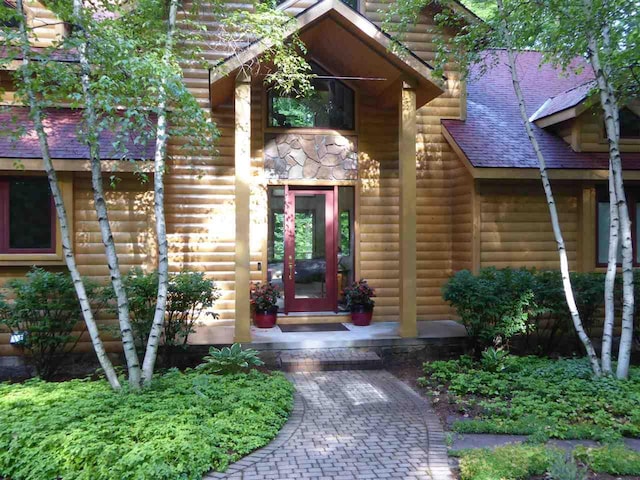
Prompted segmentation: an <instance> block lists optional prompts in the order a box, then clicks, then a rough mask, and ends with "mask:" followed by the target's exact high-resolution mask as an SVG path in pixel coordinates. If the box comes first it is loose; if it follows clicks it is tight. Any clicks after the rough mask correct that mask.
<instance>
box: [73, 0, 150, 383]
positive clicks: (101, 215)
mask: <svg viewBox="0 0 640 480" xmlns="http://www.w3.org/2000/svg"><path fill="white" fill-rule="evenodd" d="M73 16H74V18H75V21H76V23H77V25H76V27H77V28H79V29H80V30H81V31H80V35H81V41H80V43H79V45H78V58H79V60H80V80H81V83H82V92H83V95H84V118H85V120H86V123H87V142H88V144H89V158H90V164H91V186H92V189H93V201H94V206H95V210H96V214H97V216H98V224H99V226H100V233H101V235H102V243H103V244H104V247H105V253H106V258H107V266H108V268H109V274H110V275H111V284H112V285H113V289H114V292H115V295H116V302H117V311H118V321H119V324H120V333H121V335H122V348H123V350H124V356H125V359H126V362H127V371H128V374H129V385H130V386H131V388H132V389H134V390H137V389H139V388H140V380H141V372H140V362H139V359H138V354H137V352H136V348H135V342H134V339H133V332H132V330H131V321H130V318H129V302H128V299H127V293H126V291H125V289H124V285H123V283H122V274H121V272H120V265H119V262H118V255H117V253H116V246H115V242H114V240H113V233H112V231H111V224H110V222H109V216H108V212H107V203H106V200H105V198H104V187H103V185H102V165H101V163H100V145H99V143H98V130H97V126H98V118H97V114H96V111H95V104H94V98H93V94H92V92H91V87H90V77H89V75H90V72H91V67H90V65H89V61H88V59H87V45H88V39H87V33H86V30H84V28H83V27H82V0H73Z"/></svg>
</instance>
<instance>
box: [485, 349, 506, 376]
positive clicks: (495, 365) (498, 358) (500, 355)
mask: <svg viewBox="0 0 640 480" xmlns="http://www.w3.org/2000/svg"><path fill="white" fill-rule="evenodd" d="M508 356H509V352H507V351H506V350H502V349H500V348H493V347H489V348H487V349H486V350H484V351H483V352H482V357H481V359H480V365H482V369H483V370H485V371H486V372H501V371H503V370H504V369H505V368H507V357H508Z"/></svg>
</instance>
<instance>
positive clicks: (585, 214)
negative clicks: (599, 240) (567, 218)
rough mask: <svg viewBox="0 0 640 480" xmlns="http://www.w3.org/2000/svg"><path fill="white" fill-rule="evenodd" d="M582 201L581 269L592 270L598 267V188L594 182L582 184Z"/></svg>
mask: <svg viewBox="0 0 640 480" xmlns="http://www.w3.org/2000/svg"><path fill="white" fill-rule="evenodd" d="M581 193H582V194H581V197H582V198H581V201H580V215H581V218H580V240H581V241H580V244H579V247H578V248H579V250H578V252H579V255H580V259H579V263H580V270H581V271H583V272H591V271H593V270H594V269H595V268H596V235H597V234H598V231H597V225H596V207H597V204H596V188H595V185H594V184H592V183H585V184H583V186H582V192H581Z"/></svg>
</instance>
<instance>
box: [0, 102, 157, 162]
mask: <svg viewBox="0 0 640 480" xmlns="http://www.w3.org/2000/svg"><path fill="white" fill-rule="evenodd" d="M43 123H44V127H45V132H46V133H47V137H48V141H49V149H50V154H51V158H54V159H79V160H85V159H88V158H89V147H88V146H87V144H86V143H84V142H83V141H82V140H81V135H80V134H79V132H80V129H81V127H82V123H83V121H82V111H81V110H77V109H75V110H74V109H70V108H58V109H48V110H46V111H45V118H44V120H43ZM0 125H2V127H3V128H2V129H3V130H5V131H9V130H11V131H21V132H22V136H21V137H20V138H18V139H15V138H12V137H10V136H8V135H0V158H20V159H28V158H42V151H41V150H40V144H39V142H38V136H37V133H36V131H35V128H34V126H33V122H32V121H31V119H30V118H29V109H28V108H25V107H11V108H8V109H3V110H2V111H0ZM149 128H150V130H149V131H148V133H149V132H152V131H153V127H152V126H150V127H149ZM115 140H116V135H115V134H114V133H113V132H108V131H103V132H102V133H101V134H100V158H101V159H103V160H123V159H130V160H141V159H150V158H153V153H154V147H155V145H154V142H152V141H151V142H145V143H143V144H140V143H136V142H135V141H134V139H133V138H130V139H127V141H126V142H124V143H125V145H124V148H125V149H126V152H127V153H126V155H125V154H124V153H123V150H122V149H116V148H115V147H114V146H113V144H114V142H115Z"/></svg>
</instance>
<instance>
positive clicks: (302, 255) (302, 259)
mask: <svg viewBox="0 0 640 480" xmlns="http://www.w3.org/2000/svg"><path fill="white" fill-rule="evenodd" d="M285 195H286V202H285V212H284V217H285V242H284V265H283V267H284V271H283V277H284V309H285V313H289V312H322V311H337V308H338V291H337V267H338V252H337V245H336V236H337V225H336V224H337V215H336V211H337V199H338V196H337V192H336V188H332V189H327V190H321V189H307V188H305V189H300V190H298V189H294V188H292V187H285Z"/></svg>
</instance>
